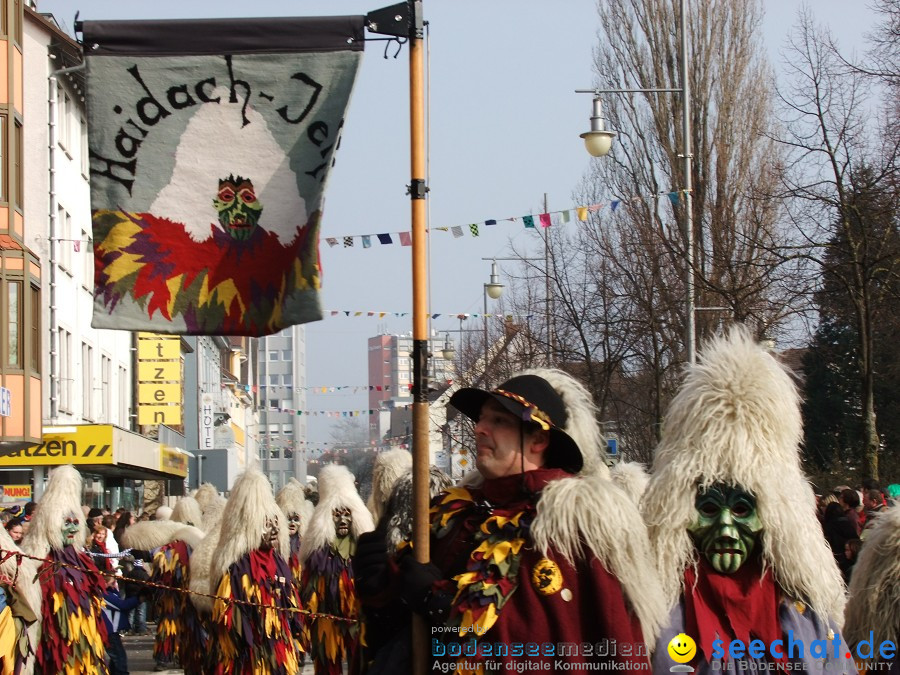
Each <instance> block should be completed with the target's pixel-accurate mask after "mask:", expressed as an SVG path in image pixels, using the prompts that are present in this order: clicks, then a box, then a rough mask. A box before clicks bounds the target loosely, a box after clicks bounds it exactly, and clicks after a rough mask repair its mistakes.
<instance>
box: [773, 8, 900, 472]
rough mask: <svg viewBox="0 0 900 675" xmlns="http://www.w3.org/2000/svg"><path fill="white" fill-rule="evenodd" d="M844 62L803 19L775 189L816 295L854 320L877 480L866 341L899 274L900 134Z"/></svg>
mask: <svg viewBox="0 0 900 675" xmlns="http://www.w3.org/2000/svg"><path fill="white" fill-rule="evenodd" d="M846 64H847V61H846V60H845V59H843V58H842V56H841V55H840V54H839V52H837V51H836V49H835V47H834V41H833V40H832V38H831V36H830V35H829V34H828V32H827V31H825V30H824V29H822V28H821V27H819V26H817V25H816V23H815V21H814V19H813V17H812V16H811V15H810V13H809V12H808V11H805V12H801V14H800V18H799V23H798V25H797V28H796V29H795V31H794V33H793V35H792V39H791V43H790V51H789V53H788V56H787V58H786V67H787V68H788V70H789V77H788V83H787V84H786V85H785V86H784V87H782V90H781V92H780V99H781V102H782V106H781V117H782V119H783V121H784V136H783V137H782V139H781V140H782V143H783V145H784V147H785V148H787V149H788V151H789V154H788V161H787V168H788V170H787V171H786V172H785V173H784V174H783V189H784V195H785V197H786V199H787V201H786V203H787V204H788V206H789V208H790V211H791V217H792V220H793V221H794V222H795V223H796V224H797V225H798V227H799V230H800V232H802V234H803V235H804V236H805V237H806V238H807V244H808V247H809V248H808V251H809V252H808V253H806V254H805V256H806V257H807V258H808V260H810V261H812V262H814V263H815V264H816V265H818V266H819V268H820V269H821V271H822V280H823V283H822V288H823V289H824V290H825V291H832V292H840V293H842V294H843V296H844V302H845V304H847V305H848V306H849V307H850V308H851V312H852V316H853V317H854V320H853V322H854V324H855V325H854V328H855V331H854V333H855V338H854V339H855V345H854V346H855V352H856V355H857V358H858V361H859V364H858V366H859V367H858V370H857V372H858V373H859V382H858V388H859V400H860V406H861V411H860V416H861V419H862V424H863V428H864V432H863V437H864V441H863V442H864V446H865V447H864V449H863V452H862V455H863V459H864V464H865V473H866V474H867V475H868V476H870V477H872V478H875V479H877V478H878V454H879V446H880V441H879V435H878V429H877V424H876V411H875V402H874V385H875V366H874V364H875V360H874V353H875V350H874V335H875V327H876V322H877V320H878V315H879V312H880V311H883V308H884V299H885V294H890V293H892V292H893V291H892V289H894V290H895V289H896V288H897V286H896V283H892V282H891V279H896V278H897V274H898V269H900V267H898V266H900V259H898V246H897V222H896V215H894V216H893V217H891V216H890V215H888V214H889V213H890V212H891V209H895V208H896V203H897V192H896V186H897V159H898V149H900V148H898V144H900V134H898V133H897V131H896V128H895V125H894V124H893V123H892V122H891V120H895V119H896V117H895V115H893V114H890V112H889V111H890V110H894V111H896V107H895V105H894V106H888V107H885V108H883V109H882V110H881V111H879V110H878V109H877V106H874V105H872V104H871V101H872V100H873V99H872V93H873V92H872V87H871V81H870V79H869V78H868V77H867V75H866V73H863V72H861V71H859V70H857V69H848V68H847V67H846ZM876 120H882V121H883V123H882V125H881V127H880V128H879V126H878V122H877V121H876ZM891 204H893V206H890V205H891ZM873 206H874V207H875V208H873ZM893 213H894V214H896V211H893Z"/></svg>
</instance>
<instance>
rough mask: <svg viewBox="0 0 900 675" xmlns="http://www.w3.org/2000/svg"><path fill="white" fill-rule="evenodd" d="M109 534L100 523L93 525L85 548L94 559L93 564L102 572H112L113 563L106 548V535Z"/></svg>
mask: <svg viewBox="0 0 900 675" xmlns="http://www.w3.org/2000/svg"><path fill="white" fill-rule="evenodd" d="M107 532H109V530H107V529H106V528H105V527H103V525H102V524H100V523H95V524H94V531H93V532H91V533H90V536H89V537H88V540H87V543H86V545H85V548H87V550H88V551H89V552H90V554H91V557H92V558H93V559H94V564H95V565H96V566H97V568H98V569H100V570H101V571H103V572H113V563H112V560H110V557H109V550H108V549H107V548H106V533H107Z"/></svg>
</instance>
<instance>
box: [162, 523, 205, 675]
mask: <svg viewBox="0 0 900 675" xmlns="http://www.w3.org/2000/svg"><path fill="white" fill-rule="evenodd" d="M190 557H191V547H190V546H188V545H187V544H186V543H185V542H183V541H173V542H171V543H170V544H166V545H165V546H163V547H162V548H160V549H159V550H158V551H157V552H156V554H155V555H154V556H153V577H152V579H151V580H152V581H154V582H155V583H158V584H160V585H163V586H169V587H171V588H176V589H184V590H187V589H188V588H189V586H190V581H191V576H190ZM156 602H157V607H158V608H159V621H158V623H157V624H156V642H155V643H154V645H153V659H154V660H155V661H156V662H157V663H171V662H174V661H177V662H178V663H180V664H181V667H182V668H184V670H185V672H187V673H193V672H198V673H199V672H202V670H203V663H204V655H205V654H206V647H207V645H206V643H207V640H206V635H205V633H204V631H203V628H202V626H201V623H200V618H199V617H198V616H197V610H196V609H195V608H194V605H193V603H192V602H191V601H190V598H189V597H188V595H187V594H186V593H179V592H178V591H167V590H162V589H160V590H158V591H157V593H156Z"/></svg>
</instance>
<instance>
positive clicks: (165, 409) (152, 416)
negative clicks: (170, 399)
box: [138, 404, 181, 427]
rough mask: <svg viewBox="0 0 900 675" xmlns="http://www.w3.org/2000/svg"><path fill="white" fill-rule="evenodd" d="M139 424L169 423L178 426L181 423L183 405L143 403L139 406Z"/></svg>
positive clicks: (171, 425)
mask: <svg viewBox="0 0 900 675" xmlns="http://www.w3.org/2000/svg"><path fill="white" fill-rule="evenodd" d="M138 424H167V425H169V426H170V427H173V426H174V427H177V426H178V425H180V424H181V406H180V405H145V404H141V405H139V406H138Z"/></svg>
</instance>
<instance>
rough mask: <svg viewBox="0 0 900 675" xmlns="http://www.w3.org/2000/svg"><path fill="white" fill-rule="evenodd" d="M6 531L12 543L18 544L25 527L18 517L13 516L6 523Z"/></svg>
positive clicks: (23, 534) (20, 541)
mask: <svg viewBox="0 0 900 675" xmlns="http://www.w3.org/2000/svg"><path fill="white" fill-rule="evenodd" d="M5 527H6V531H7V532H8V533H9V538H10V539H12V540H13V543H14V544H16V545H19V544H21V543H22V538H23V537H24V536H25V528H24V527H22V521H21V519H19V518H13V519H12V520H10V521H7V523H6V526H5Z"/></svg>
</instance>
